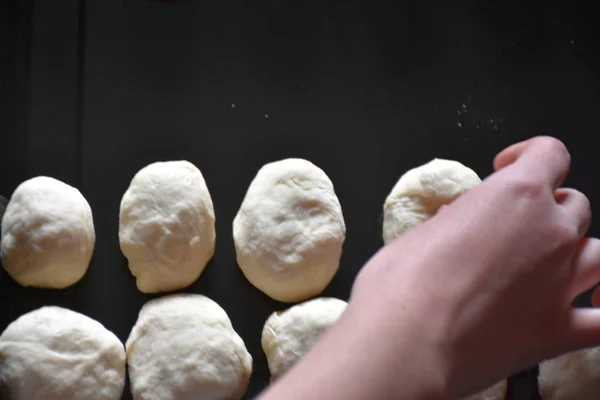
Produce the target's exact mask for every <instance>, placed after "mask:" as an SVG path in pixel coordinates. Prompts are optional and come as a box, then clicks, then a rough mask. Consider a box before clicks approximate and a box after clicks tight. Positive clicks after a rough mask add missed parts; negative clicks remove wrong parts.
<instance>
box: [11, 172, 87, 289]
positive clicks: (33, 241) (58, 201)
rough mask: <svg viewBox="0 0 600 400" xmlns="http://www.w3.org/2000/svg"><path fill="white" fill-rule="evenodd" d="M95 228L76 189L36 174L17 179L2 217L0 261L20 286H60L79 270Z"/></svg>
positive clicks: (79, 274) (83, 267) (82, 271)
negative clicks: (24, 179)
mask: <svg viewBox="0 0 600 400" xmlns="http://www.w3.org/2000/svg"><path fill="white" fill-rule="evenodd" d="M95 243H96V234H95V232H94V220H93V217H92V209H91V208H90V205H89V204H88V202H87V201H86V200H85V198H84V197H83V195H82V194H81V193H80V192H79V190H77V189H75V188H74V187H72V186H69V185H67V184H66V183H63V182H61V181H58V180H56V179H54V178H48V177H45V176H40V177H37V178H32V179H29V180H27V181H25V182H23V183H21V184H20V185H19V186H18V187H17V189H15V191H14V193H13V194H12V196H11V198H10V201H9V202H8V206H7V207H6V212H5V213H4V217H3V218H2V250H1V255H2V265H3V266H4V269H6V271H7V272H8V273H9V274H10V275H11V276H12V277H13V279H14V280H16V281H17V282H18V283H20V284H21V285H23V286H34V287H40V288H53V289H63V288H66V287H68V286H71V285H73V284H75V283H77V282H78V281H79V280H80V279H81V278H83V276H84V275H85V273H86V271H87V269H88V266H89V264H90V260H91V258H92V253H93V251H94V245H95Z"/></svg>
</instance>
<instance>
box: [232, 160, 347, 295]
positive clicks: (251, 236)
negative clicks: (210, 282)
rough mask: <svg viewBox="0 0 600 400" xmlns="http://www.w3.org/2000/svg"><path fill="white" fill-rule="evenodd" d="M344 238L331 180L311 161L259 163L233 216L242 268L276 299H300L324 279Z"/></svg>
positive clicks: (323, 284)
mask: <svg viewBox="0 0 600 400" xmlns="http://www.w3.org/2000/svg"><path fill="white" fill-rule="evenodd" d="M345 238H346V225H345V223H344V217H343V215H342V208H341V206H340V202H339V201H338V198H337V196H336V194H335V192H334V189H333V184H332V183H331V180H330V179H329V178H328V177H327V175H326V174H325V172H323V170H321V169H320V168H318V167H317V166H315V165H314V164H312V163H311V162H309V161H306V160H302V159H296V158H291V159H285V160H281V161H277V162H272V163H269V164H266V165H264V166H263V167H262V168H261V169H260V170H259V171H258V173H257V174H256V177H255V178H254V180H253V181H252V183H251V184H250V187H249V188H248V192H247V193H246V196H245V197H244V200H243V202H242V205H241V207H240V209H239V211H238V213H237V215H236V216H235V219H234V220H233V240H234V243H235V251H236V255H237V262H238V265H239V266H240V268H241V270H242V272H243V273H244V275H245V276H246V278H247V279H248V280H249V281H250V283H252V284H253V285H254V286H255V287H256V288H258V289H259V290H261V291H262V292H264V293H265V294H267V295H268V296H270V297H271V298H273V299H275V300H279V301H282V302H296V301H302V300H306V299H308V298H310V297H313V296H316V295H318V294H319V293H321V292H322V291H323V290H324V289H325V287H327V285H329V283H330V282H331V279H333V277H334V275H335V274H336V272H337V270H338V267H339V264H340V257H341V255H342V245H343V243H344V240H345Z"/></svg>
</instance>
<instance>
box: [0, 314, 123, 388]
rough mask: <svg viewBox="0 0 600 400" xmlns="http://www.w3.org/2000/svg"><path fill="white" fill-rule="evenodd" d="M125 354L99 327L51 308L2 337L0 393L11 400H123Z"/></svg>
mask: <svg viewBox="0 0 600 400" xmlns="http://www.w3.org/2000/svg"><path fill="white" fill-rule="evenodd" d="M124 387H125V349H124V347H123V344H122V343H121V342H120V341H119V339H118V338H117V337H116V336H115V335H114V334H113V333H112V332H110V331H108V330H107V329H106V328H104V326H102V324H100V323H99V322H97V321H95V320H93V319H91V318H89V317H86V316H85V315H83V314H80V313H78V312H75V311H71V310H68V309H65V308H61V307H56V306H46V307H42V308H39V309H37V310H34V311H31V312H29V313H27V314H24V315H22V316H21V317H19V318H18V319H16V320H15V321H14V322H12V323H11V324H10V325H9V326H8V327H7V328H6V329H5V330H4V332H3V333H2V335H0V393H1V394H3V395H5V396H6V398H8V399H10V400H120V399H121V396H122V395H123V388H124Z"/></svg>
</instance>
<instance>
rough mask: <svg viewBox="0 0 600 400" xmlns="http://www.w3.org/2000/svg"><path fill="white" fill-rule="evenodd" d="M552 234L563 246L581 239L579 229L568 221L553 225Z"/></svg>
mask: <svg viewBox="0 0 600 400" xmlns="http://www.w3.org/2000/svg"><path fill="white" fill-rule="evenodd" d="M552 236H553V237H554V239H555V240H556V241H557V242H558V243H559V245H561V246H571V245H572V244H573V243H575V242H577V241H579V229H578V227H577V225H576V224H573V223H570V222H568V221H563V222H557V223H555V224H554V226H553V227H552Z"/></svg>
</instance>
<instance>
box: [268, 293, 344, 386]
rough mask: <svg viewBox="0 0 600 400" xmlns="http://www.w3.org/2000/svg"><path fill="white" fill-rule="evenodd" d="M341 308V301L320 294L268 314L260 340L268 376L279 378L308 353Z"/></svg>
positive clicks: (342, 310)
mask: <svg viewBox="0 0 600 400" xmlns="http://www.w3.org/2000/svg"><path fill="white" fill-rule="evenodd" d="M345 309H346V302H345V301H343V300H339V299H335V298H331V297H321V298H317V299H313V300H309V301H307V302H304V303H300V304H297V305H295V306H293V307H291V308H288V309H287V310H285V311H282V312H274V313H273V314H271V316H269V318H268V319H267V322H265V326H264V328H263V331H262V340H261V341H262V348H263V351H264V352H265V355H266V356H267V362H268V364H269V371H270V372H271V379H272V380H275V379H277V378H279V377H281V376H282V375H283V374H285V373H286V372H287V371H288V370H289V369H290V368H291V367H292V366H293V365H294V364H295V363H296V362H297V361H298V360H300V359H301V358H302V357H303V356H304V355H305V354H306V353H308V351H309V350H310V349H311V348H312V346H313V345H314V344H315V343H316V342H317V340H318V339H319V338H320V337H321V336H322V335H323V333H325V331H326V330H327V329H329V327H330V326H331V325H333V324H334V323H335V322H336V321H337V320H338V319H339V318H340V317H341V315H342V313H343V312H344V310H345Z"/></svg>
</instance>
